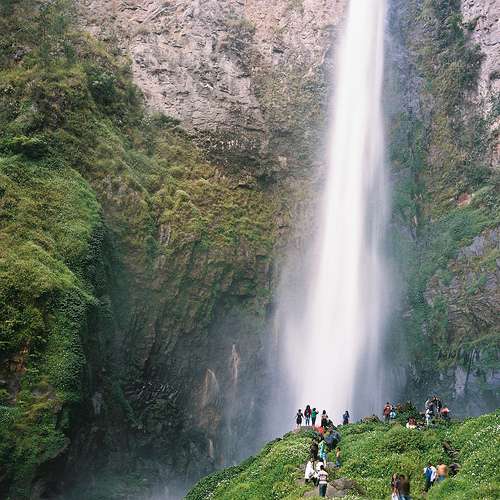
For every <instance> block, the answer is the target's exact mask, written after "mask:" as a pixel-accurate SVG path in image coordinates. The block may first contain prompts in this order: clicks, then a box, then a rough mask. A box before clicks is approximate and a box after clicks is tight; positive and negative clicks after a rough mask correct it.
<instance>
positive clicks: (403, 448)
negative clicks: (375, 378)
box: [187, 413, 500, 500]
mask: <svg viewBox="0 0 500 500" xmlns="http://www.w3.org/2000/svg"><path fill="white" fill-rule="evenodd" d="M341 433H342V441H341V446H340V447H341V450H342V467H341V468H340V469H331V470H330V471H329V474H330V477H329V479H330V480H333V479H335V478H349V479H354V480H355V481H356V482H357V483H358V485H359V486H360V487H361V488H362V489H363V490H364V491H365V495H364V497H363V498H370V499H372V500H375V499H383V498H387V497H388V496H389V495H390V479H391V476H392V474H393V473H395V472H399V473H403V474H406V475H408V476H410V480H411V491H412V497H413V498H415V499H421V498H424V496H423V495H424V492H423V488H424V478H423V469H424V467H425V466H426V465H427V463H428V462H429V461H431V462H433V463H434V464H437V463H446V464H450V463H451V462H453V458H451V457H450V456H448V455H447V453H446V450H445V449H444V448H443V443H444V442H446V443H447V445H448V446H451V447H452V448H454V449H456V450H457V451H458V457H459V458H458V461H459V463H460V464H461V466H462V468H461V470H460V472H459V473H458V475H457V476H455V477H450V478H448V479H447V480H445V481H444V482H443V483H441V484H439V485H436V486H434V487H433V488H432V489H431V491H430V494H429V498H432V499H436V500H437V499H444V498H446V499H449V500H453V499H457V500H459V499H465V498H477V499H478V500H487V499H488V500H489V499H491V498H496V497H497V496H498V495H499V493H500V476H499V472H498V467H497V463H498V452H497V448H498V444H499V440H500V414H499V413H496V414H491V415H485V416H483V417H479V418H475V419H470V420H466V421H465V422H463V423H459V422H456V423H452V424H448V425H440V426H437V427H435V428H432V429H429V430H423V431H422V430H409V429H406V428H405V427H403V426H402V425H400V424H399V423H396V424H393V425H385V424H382V423H362V424H352V425H349V426H348V427H342V429H341ZM309 443H310V434H309V432H303V433H299V434H296V433H290V434H287V435H286V436H284V438H283V439H282V440H278V441H275V442H272V443H270V444H268V445H267V446H266V447H265V448H264V449H263V451H262V452H261V453H260V454H259V455H257V456H256V457H253V458H251V459H249V460H248V461H247V462H244V463H243V464H241V465H240V466H238V467H233V468H230V469H226V470H223V471H220V472H216V473H215V474H213V475H211V476H208V477H207V478H205V479H203V480H202V481H200V483H199V484H198V485H197V486H195V488H193V490H191V492H190V493H189V494H188V496H187V499H188V500H202V499H203V500H204V499H206V498H213V499H231V498H238V499H242V500H243V499H252V500H257V499H261V498H276V499H285V498H286V499H289V500H292V499H299V498H302V497H303V494H304V492H305V491H307V490H308V489H310V488H309V487H307V486H304V485H303V484H302V483H301V482H299V479H300V478H301V477H302V471H301V469H300V468H299V466H300V465H304V464H305V462H306V460H307V456H308V449H309V446H308V445H309ZM330 458H331V459H333V456H332V457H330ZM348 498H353V499H354V498H362V497H359V496H356V494H354V493H351V494H350V495H349V497H348Z"/></svg>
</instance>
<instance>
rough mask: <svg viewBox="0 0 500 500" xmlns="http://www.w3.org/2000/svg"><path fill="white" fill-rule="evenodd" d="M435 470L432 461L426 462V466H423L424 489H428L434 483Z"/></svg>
mask: <svg viewBox="0 0 500 500" xmlns="http://www.w3.org/2000/svg"><path fill="white" fill-rule="evenodd" d="M436 475H437V470H436V467H434V465H432V462H429V463H428V464H427V467H425V468H424V477H425V487H424V491H429V489H430V487H431V486H432V485H433V484H434V481H435V480H436Z"/></svg>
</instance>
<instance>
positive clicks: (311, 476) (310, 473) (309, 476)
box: [304, 460, 318, 483]
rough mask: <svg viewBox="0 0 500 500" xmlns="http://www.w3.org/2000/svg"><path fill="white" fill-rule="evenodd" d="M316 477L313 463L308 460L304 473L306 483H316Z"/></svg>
mask: <svg viewBox="0 0 500 500" xmlns="http://www.w3.org/2000/svg"><path fill="white" fill-rule="evenodd" d="M317 477H318V473H317V471H316V470H315V469H314V463H313V461H312V460H309V461H308V462H307V464H306V472H305V475H304V479H305V480H306V483H308V482H309V481H313V482H314V483H316V478H317Z"/></svg>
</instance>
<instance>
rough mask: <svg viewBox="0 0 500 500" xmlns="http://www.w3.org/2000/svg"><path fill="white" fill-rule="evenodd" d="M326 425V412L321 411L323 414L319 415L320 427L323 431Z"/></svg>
mask: <svg viewBox="0 0 500 500" xmlns="http://www.w3.org/2000/svg"><path fill="white" fill-rule="evenodd" d="M327 425H328V415H327V414H326V410H323V413H322V414H321V427H323V429H326V427H327Z"/></svg>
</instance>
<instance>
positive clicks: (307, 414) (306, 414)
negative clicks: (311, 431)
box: [304, 405, 311, 425]
mask: <svg viewBox="0 0 500 500" xmlns="http://www.w3.org/2000/svg"><path fill="white" fill-rule="evenodd" d="M304 417H305V419H306V425H310V423H311V407H310V406H309V405H307V406H306V409H305V410H304Z"/></svg>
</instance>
